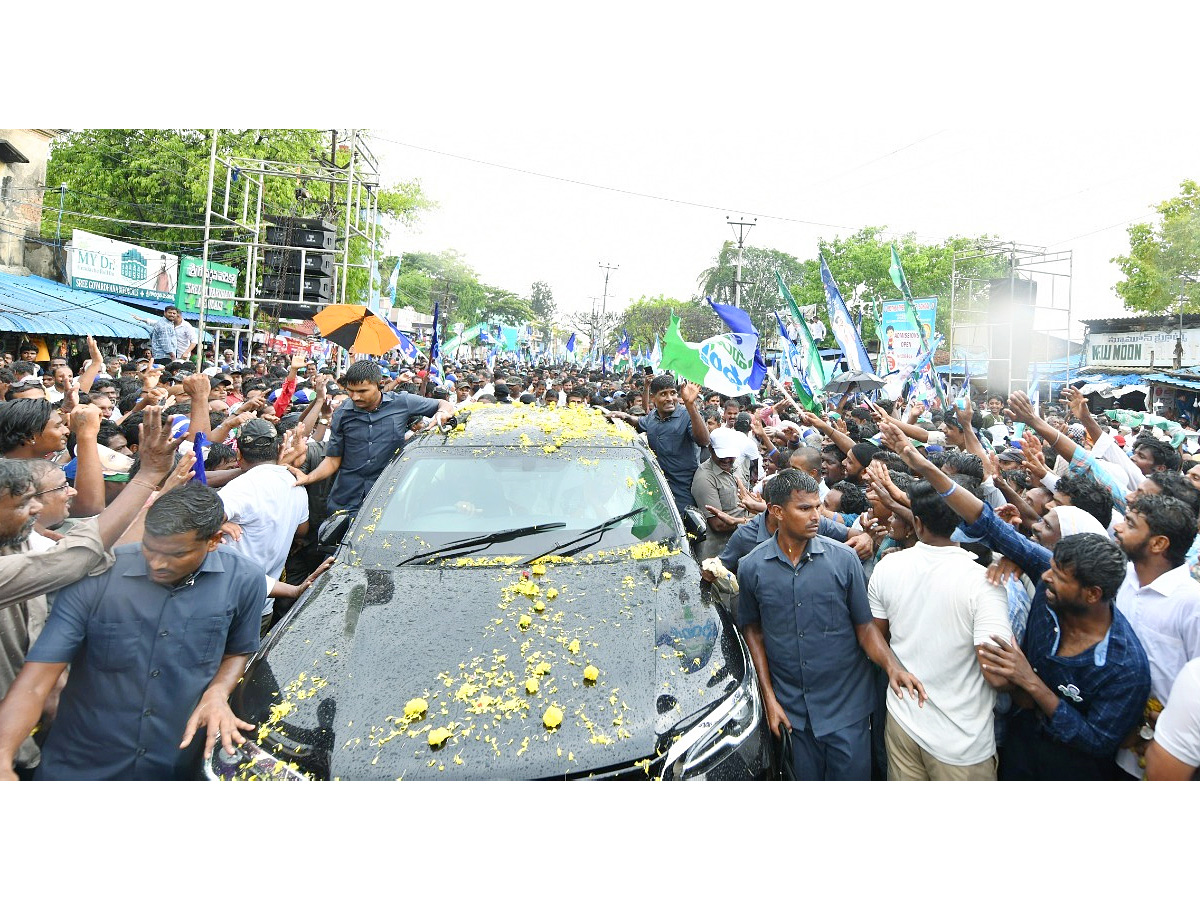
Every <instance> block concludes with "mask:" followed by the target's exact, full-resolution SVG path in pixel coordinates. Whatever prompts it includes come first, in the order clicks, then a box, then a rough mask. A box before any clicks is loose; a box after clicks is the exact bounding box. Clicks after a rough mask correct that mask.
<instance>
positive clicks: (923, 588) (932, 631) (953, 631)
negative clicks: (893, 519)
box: [867, 544, 1012, 766]
mask: <svg viewBox="0 0 1200 900" xmlns="http://www.w3.org/2000/svg"><path fill="white" fill-rule="evenodd" d="M867 598H868V599H869V600H870V602H871V614H872V615H873V616H874V617H875V618H877V619H887V620H888V622H889V624H890V626H891V645H892V651H893V652H894V653H895V654H896V657H897V658H898V659H899V660H900V662H901V663H902V664H903V665H904V667H905V668H906V669H908V670H909V671H910V672H912V673H913V674H914V675H916V676H917V678H919V679H921V683H922V684H924V685H925V690H926V692H927V694H928V695H929V696H928V699H927V700H926V701H925V706H924V707H919V706H917V701H915V700H913V699H912V698H910V697H908V696H907V694H906V695H905V699H903V700H901V699H899V698H898V697H896V695H895V694H893V693H892V692H891V691H890V690H889V691H888V695H887V709H888V714H889V715H890V716H891V717H892V718H894V719H895V720H896V723H897V724H898V725H900V727H901V728H903V729H904V730H905V731H906V732H907V733H908V735H909V736H910V737H911V738H912V739H913V740H914V741H916V742H917V743H918V744H920V745H921V747H923V748H924V749H925V750H926V752H928V753H930V754H931V755H932V756H934V757H936V758H937V759H938V760H940V761H941V762H943V763H946V764H947V765H952V766H973V765H975V764H976V763H981V762H983V761H985V760H987V759H990V758H991V757H992V756H993V755H994V754H995V752H996V735H995V729H994V727H993V717H992V708H993V706H995V703H996V690H995V689H994V688H993V687H992V686H991V685H989V684H988V683H987V682H986V681H985V680H984V678H983V672H982V670H981V669H980V668H979V662H978V659H977V658H976V656H975V647H976V646H977V645H979V644H985V643H990V642H991V636H992V635H993V634H995V635H999V636H1000V637H1002V638H1004V639H1005V640H1011V639H1012V631H1011V629H1010V628H1009V625H1008V595H1007V594H1006V593H1005V590H1004V588H1002V587H998V586H993V585H990V584H988V583H987V571H986V570H985V569H984V568H983V567H982V566H980V565H978V564H977V563H976V562H975V557H973V556H972V555H971V554H970V553H968V552H967V551H966V550H963V549H962V548H961V547H933V546H931V545H929V544H917V545H916V546H915V547H913V548H911V549H909V550H900V551H898V552H896V553H890V554H888V555H887V556H885V557H884V558H883V559H881V560H880V561H879V562H877V563H876V564H875V569H874V571H873V572H872V573H871V583H870V584H869V585H868V587H867Z"/></svg>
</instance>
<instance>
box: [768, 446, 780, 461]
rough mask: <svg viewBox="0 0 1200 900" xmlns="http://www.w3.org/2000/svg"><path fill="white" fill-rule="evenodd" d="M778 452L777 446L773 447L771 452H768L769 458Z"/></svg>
mask: <svg viewBox="0 0 1200 900" xmlns="http://www.w3.org/2000/svg"><path fill="white" fill-rule="evenodd" d="M778 453H779V449H778V448H776V447H772V448H771V452H770V453H768V454H767V459H770V458H771V457H772V456H775V455H776V454H778Z"/></svg>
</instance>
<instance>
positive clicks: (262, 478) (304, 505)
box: [218, 419, 308, 616]
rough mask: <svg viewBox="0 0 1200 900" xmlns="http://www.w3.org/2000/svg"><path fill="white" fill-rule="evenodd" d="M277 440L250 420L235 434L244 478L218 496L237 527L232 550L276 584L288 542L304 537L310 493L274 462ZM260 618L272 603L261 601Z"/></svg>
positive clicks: (267, 427) (261, 422) (271, 429)
mask: <svg viewBox="0 0 1200 900" xmlns="http://www.w3.org/2000/svg"><path fill="white" fill-rule="evenodd" d="M279 447H280V440H279V436H278V434H277V432H276V431H275V426H274V425H272V424H271V423H270V422H268V421H266V420H265V419H251V420H250V421H249V422H247V423H246V424H245V425H243V426H242V427H241V429H240V430H239V432H238V466H239V467H240V468H241V469H242V470H243V474H241V475H239V476H238V477H237V478H235V479H233V480H232V481H231V482H229V484H227V485H225V486H224V487H223V488H221V490H220V491H219V492H218V493H219V494H220V497H221V502H222V503H224V504H225V515H226V517H227V518H228V521H229V523H232V524H233V525H235V526H237V528H235V529H230V531H231V532H232V533H233V534H234V535H235V539H234V541H233V549H235V550H237V551H238V552H239V553H241V554H242V555H243V556H247V557H249V558H250V559H252V560H254V561H255V562H256V563H258V564H259V565H260V566H262V568H263V571H264V572H266V573H267V578H268V583H270V582H273V581H278V580H279V576H280V574H281V573H282V572H283V564H284V562H285V561H286V560H287V555H288V551H289V550H290V549H291V547H292V538H293V537H294V536H296V535H299V536H301V537H303V536H304V535H305V534H307V533H308V494H307V493H306V492H305V490H304V488H302V487H297V486H296V479H295V477H294V476H293V475H292V474H291V473H290V472H289V471H288V469H287V466H281V465H278V464H277V462H276V461H277V459H278V456H279ZM263 599H264V602H265V606H264V609H263V615H264V616H267V615H269V614H270V613H271V610H272V607H273V606H274V601H273V600H272V599H270V598H269V597H264V598H263Z"/></svg>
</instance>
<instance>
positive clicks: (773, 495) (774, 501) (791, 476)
mask: <svg viewBox="0 0 1200 900" xmlns="http://www.w3.org/2000/svg"><path fill="white" fill-rule="evenodd" d="M796 491H799V492H800V493H802V494H816V493H819V492H820V489H819V488H818V487H817V482H816V479H814V478H813V477H812V476H811V475H809V474H808V473H807V472H801V471H800V470H798V469H782V470H780V472H779V474H778V475H776V476H775V477H774V478H772V479H771V480H770V481H768V482H767V484H766V486H765V487H764V488H763V499H764V500H766V501H767V505H768V506H783V505H784V504H785V503H787V501H788V500H789V499H790V498H791V496H792V494H794V493H795V492H796Z"/></svg>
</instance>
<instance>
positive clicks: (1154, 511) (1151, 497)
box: [1129, 494, 1196, 566]
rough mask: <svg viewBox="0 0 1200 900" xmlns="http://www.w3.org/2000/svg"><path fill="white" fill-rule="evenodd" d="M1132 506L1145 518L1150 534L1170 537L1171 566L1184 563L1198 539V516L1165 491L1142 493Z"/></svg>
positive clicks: (1168, 549)
mask: <svg viewBox="0 0 1200 900" xmlns="http://www.w3.org/2000/svg"><path fill="white" fill-rule="evenodd" d="M1129 508H1130V509H1131V510H1133V511H1134V512H1136V513H1140V514H1141V516H1142V517H1143V518H1144V519H1145V520H1146V526H1147V527H1148V528H1149V529H1150V534H1151V535H1162V536H1163V537H1165V538H1166V539H1167V540H1168V542H1169V546H1168V547H1167V553H1166V557H1167V561H1168V562H1169V563H1170V564H1171V565H1172V566H1181V565H1183V562H1184V560H1185V559H1186V558H1187V552H1188V550H1189V549H1190V548H1191V546H1192V542H1193V541H1194V540H1195V539H1196V517H1195V516H1193V515H1192V511H1191V508H1190V507H1189V506H1188V505H1187V504H1186V503H1184V502H1183V501H1181V500H1176V499H1175V498H1174V497H1168V496H1166V495H1164V494H1143V495H1142V496H1140V497H1138V498H1137V499H1135V500H1134V501H1133V502H1132V503H1130V504H1129Z"/></svg>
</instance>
